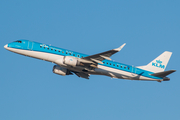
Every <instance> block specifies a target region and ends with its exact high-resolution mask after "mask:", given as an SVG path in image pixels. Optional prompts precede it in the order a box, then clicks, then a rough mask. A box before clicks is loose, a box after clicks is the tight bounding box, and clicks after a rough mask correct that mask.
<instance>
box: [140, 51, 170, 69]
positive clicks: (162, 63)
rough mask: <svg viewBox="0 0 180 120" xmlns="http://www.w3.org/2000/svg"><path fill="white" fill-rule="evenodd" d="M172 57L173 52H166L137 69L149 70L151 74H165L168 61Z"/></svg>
mask: <svg viewBox="0 0 180 120" xmlns="http://www.w3.org/2000/svg"><path fill="white" fill-rule="evenodd" d="M171 55H172V52H169V51H165V52H163V53H162V54H161V55H159V56H158V57H157V58H156V59H154V60H153V61H151V62H150V63H149V64H147V65H145V66H139V67H137V68H140V69H144V70H148V71H151V72H163V71H164V70H165V69H166V66H167V64H168V61H169V59H170V57H171Z"/></svg>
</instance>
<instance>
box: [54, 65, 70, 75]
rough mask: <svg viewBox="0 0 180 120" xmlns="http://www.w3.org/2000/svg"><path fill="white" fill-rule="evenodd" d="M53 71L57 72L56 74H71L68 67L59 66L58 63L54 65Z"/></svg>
mask: <svg viewBox="0 0 180 120" xmlns="http://www.w3.org/2000/svg"><path fill="white" fill-rule="evenodd" d="M53 73H55V74H58V75H62V76H65V75H70V74H72V73H71V72H70V71H69V70H68V69H66V68H63V67H61V66H59V65H54V67H53Z"/></svg>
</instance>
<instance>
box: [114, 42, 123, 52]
mask: <svg viewBox="0 0 180 120" xmlns="http://www.w3.org/2000/svg"><path fill="white" fill-rule="evenodd" d="M125 45H126V43H124V44H123V45H121V46H120V47H118V48H116V49H114V50H116V51H120V50H121V49H122V48H123V47H124V46H125Z"/></svg>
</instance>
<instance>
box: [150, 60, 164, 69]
mask: <svg viewBox="0 0 180 120" xmlns="http://www.w3.org/2000/svg"><path fill="white" fill-rule="evenodd" d="M152 66H155V67H158V68H162V69H164V68H165V65H162V61H160V60H156V63H154V62H152Z"/></svg>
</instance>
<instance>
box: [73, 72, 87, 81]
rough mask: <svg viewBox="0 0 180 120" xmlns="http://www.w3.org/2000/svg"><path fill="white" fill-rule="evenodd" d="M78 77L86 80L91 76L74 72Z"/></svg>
mask: <svg viewBox="0 0 180 120" xmlns="http://www.w3.org/2000/svg"><path fill="white" fill-rule="evenodd" d="M74 73H75V74H76V75H77V76H78V77H82V78H85V79H89V76H90V74H86V73H83V72H74Z"/></svg>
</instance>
